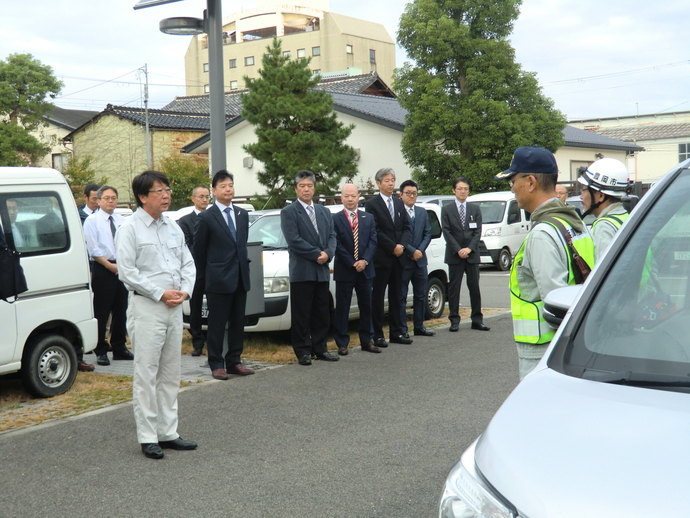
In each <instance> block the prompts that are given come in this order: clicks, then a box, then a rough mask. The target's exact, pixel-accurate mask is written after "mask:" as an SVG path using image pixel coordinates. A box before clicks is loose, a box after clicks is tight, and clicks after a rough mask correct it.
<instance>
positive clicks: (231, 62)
mask: <svg viewBox="0 0 690 518" xmlns="http://www.w3.org/2000/svg"><path fill="white" fill-rule="evenodd" d="M230 68H237V60H236V59H231V60H230Z"/></svg>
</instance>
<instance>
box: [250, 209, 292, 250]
mask: <svg viewBox="0 0 690 518" xmlns="http://www.w3.org/2000/svg"><path fill="white" fill-rule="evenodd" d="M257 241H261V242H262V243H263V245H264V248H266V249H271V248H287V241H285V236H283V231H282V229H281V228H280V214H270V215H266V216H262V217H260V218H259V219H257V220H256V221H254V223H252V225H251V226H250V227H249V242H250V243H251V242H257Z"/></svg>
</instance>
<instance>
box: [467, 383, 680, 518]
mask: <svg viewBox="0 0 690 518" xmlns="http://www.w3.org/2000/svg"><path fill="white" fill-rule="evenodd" d="M475 462H476V464H477V466H478V468H479V470H480V471H481V473H482V474H483V475H484V477H485V478H486V480H487V481H488V482H489V483H490V484H491V485H492V486H493V487H494V488H495V489H496V490H497V491H498V492H499V493H500V494H502V495H503V496H504V497H505V498H506V499H507V500H508V501H510V502H511V503H512V504H513V505H514V506H515V507H516V508H517V509H518V511H520V513H521V516H524V517H525V518H545V517H548V518H553V517H572V518H582V517H587V518H594V517H602V518H604V517H605V518H612V517H619V516H620V517H626V518H630V517H635V516H639V517H647V518H648V517H652V516H653V517H664V518H668V517H671V516H687V515H688V512H689V511H688V510H689V509H690V491H689V490H688V488H687V485H686V480H687V473H688V470H689V469H690V394H683V393H678V392H669V391H663V390H651V389H644V388H634V387H626V386H621V385H612V384H604V383H599V382H593V381H586V380H582V379H577V378H572V377H569V376H565V375H562V374H559V373H557V372H555V371H553V370H551V369H542V370H540V371H535V372H533V373H532V374H531V375H529V376H527V377H526V378H525V379H524V380H523V382H522V383H521V384H520V385H518V387H517V388H516V389H515V390H514V391H513V393H512V394H511V395H510V397H509V398H508V399H507V400H506V402H505V403H504V404H503V406H502V407H501V408H500V409H499V411H498V412H497V414H496V415H495V416H494V418H493V419H492V421H491V423H490V424H489V427H488V428H487V430H486V432H485V433H484V434H483V435H482V437H481V438H480V440H479V443H478V445H477V449H476V454H475Z"/></svg>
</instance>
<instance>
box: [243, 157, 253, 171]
mask: <svg viewBox="0 0 690 518" xmlns="http://www.w3.org/2000/svg"><path fill="white" fill-rule="evenodd" d="M242 166H243V167H244V168H246V169H251V168H252V167H254V157H251V156H246V157H244V158H243V159H242Z"/></svg>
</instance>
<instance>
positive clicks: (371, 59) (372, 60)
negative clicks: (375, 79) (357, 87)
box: [369, 49, 376, 65]
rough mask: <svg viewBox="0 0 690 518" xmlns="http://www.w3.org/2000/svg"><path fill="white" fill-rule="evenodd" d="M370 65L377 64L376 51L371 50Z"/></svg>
mask: <svg viewBox="0 0 690 518" xmlns="http://www.w3.org/2000/svg"><path fill="white" fill-rule="evenodd" d="M369 63H371V64H372V65H375V64H376V51H375V50H374V49H369Z"/></svg>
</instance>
